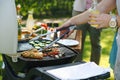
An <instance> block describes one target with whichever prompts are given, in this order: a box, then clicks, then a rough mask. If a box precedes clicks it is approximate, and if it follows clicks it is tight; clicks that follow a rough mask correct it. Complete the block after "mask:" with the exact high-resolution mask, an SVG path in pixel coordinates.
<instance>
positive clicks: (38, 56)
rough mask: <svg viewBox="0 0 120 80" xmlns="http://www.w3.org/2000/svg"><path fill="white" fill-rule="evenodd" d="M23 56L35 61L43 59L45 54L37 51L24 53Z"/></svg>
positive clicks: (32, 50)
mask: <svg viewBox="0 0 120 80" xmlns="http://www.w3.org/2000/svg"><path fill="white" fill-rule="evenodd" d="M21 55H22V56H23V57H25V58H35V59H42V58H43V53H42V52H39V51H38V50H37V49H31V50H28V51H23V52H22V54H21Z"/></svg>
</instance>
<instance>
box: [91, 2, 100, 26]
mask: <svg viewBox="0 0 120 80" xmlns="http://www.w3.org/2000/svg"><path fill="white" fill-rule="evenodd" d="M96 6H97V0H93V8H92V9H91V10H90V12H91V13H92V14H99V13H100V12H99V11H98V10H97V9H96ZM91 22H95V21H94V20H91ZM91 26H92V27H97V26H98V25H91Z"/></svg>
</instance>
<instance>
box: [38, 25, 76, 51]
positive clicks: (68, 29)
mask: <svg viewBox="0 0 120 80" xmlns="http://www.w3.org/2000/svg"><path fill="white" fill-rule="evenodd" d="M75 28H76V26H75V25H71V26H68V27H62V28H60V29H57V30H56V31H54V32H52V33H55V32H58V31H61V30H67V31H66V32H64V33H63V34H62V35H61V36H60V37H58V38H57V39H55V40H54V41H52V42H51V43H50V44H48V45H47V46H45V47H43V48H40V49H39V51H43V50H44V49H46V48H49V47H50V46H52V45H53V44H55V43H56V42H57V41H59V40H60V39H62V38H63V37H64V36H65V35H66V34H68V33H69V32H70V31H72V30H74V29H75ZM43 35H46V34H43ZM40 36H41V35H40ZM40 36H39V37H40ZM37 38H38V37H37Z"/></svg>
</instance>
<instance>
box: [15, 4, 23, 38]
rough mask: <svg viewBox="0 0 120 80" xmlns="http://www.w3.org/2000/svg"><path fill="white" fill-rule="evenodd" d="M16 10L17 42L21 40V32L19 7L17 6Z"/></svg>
mask: <svg viewBox="0 0 120 80" xmlns="http://www.w3.org/2000/svg"><path fill="white" fill-rule="evenodd" d="M16 9H17V22H18V40H21V38H22V31H21V27H22V26H21V22H22V16H21V15H20V10H21V5H20V4H18V5H17V7H16Z"/></svg>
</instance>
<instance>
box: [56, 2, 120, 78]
mask: <svg viewBox="0 0 120 80" xmlns="http://www.w3.org/2000/svg"><path fill="white" fill-rule="evenodd" d="M115 8H116V9H117V11H118V14H115V15H111V14H109V13H110V11H112V10H114V9H115ZM96 10H98V11H99V13H100V14H93V13H92V12H91V9H89V10H87V11H85V12H83V13H81V14H79V15H76V16H74V17H71V18H70V19H69V20H68V21H66V22H65V23H64V24H62V25H61V26H60V27H58V28H57V29H60V28H63V27H69V26H70V25H79V24H85V23H89V24H90V25H97V27H96V29H101V28H107V27H112V28H115V27H118V33H117V38H116V40H117V47H118V50H117V57H116V62H115V69H114V75H115V80H120V0H102V1H101V2H100V3H99V4H98V5H97V6H96ZM68 34H69V33H68ZM68 34H66V35H65V36H68ZM108 45H109V44H108Z"/></svg>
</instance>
